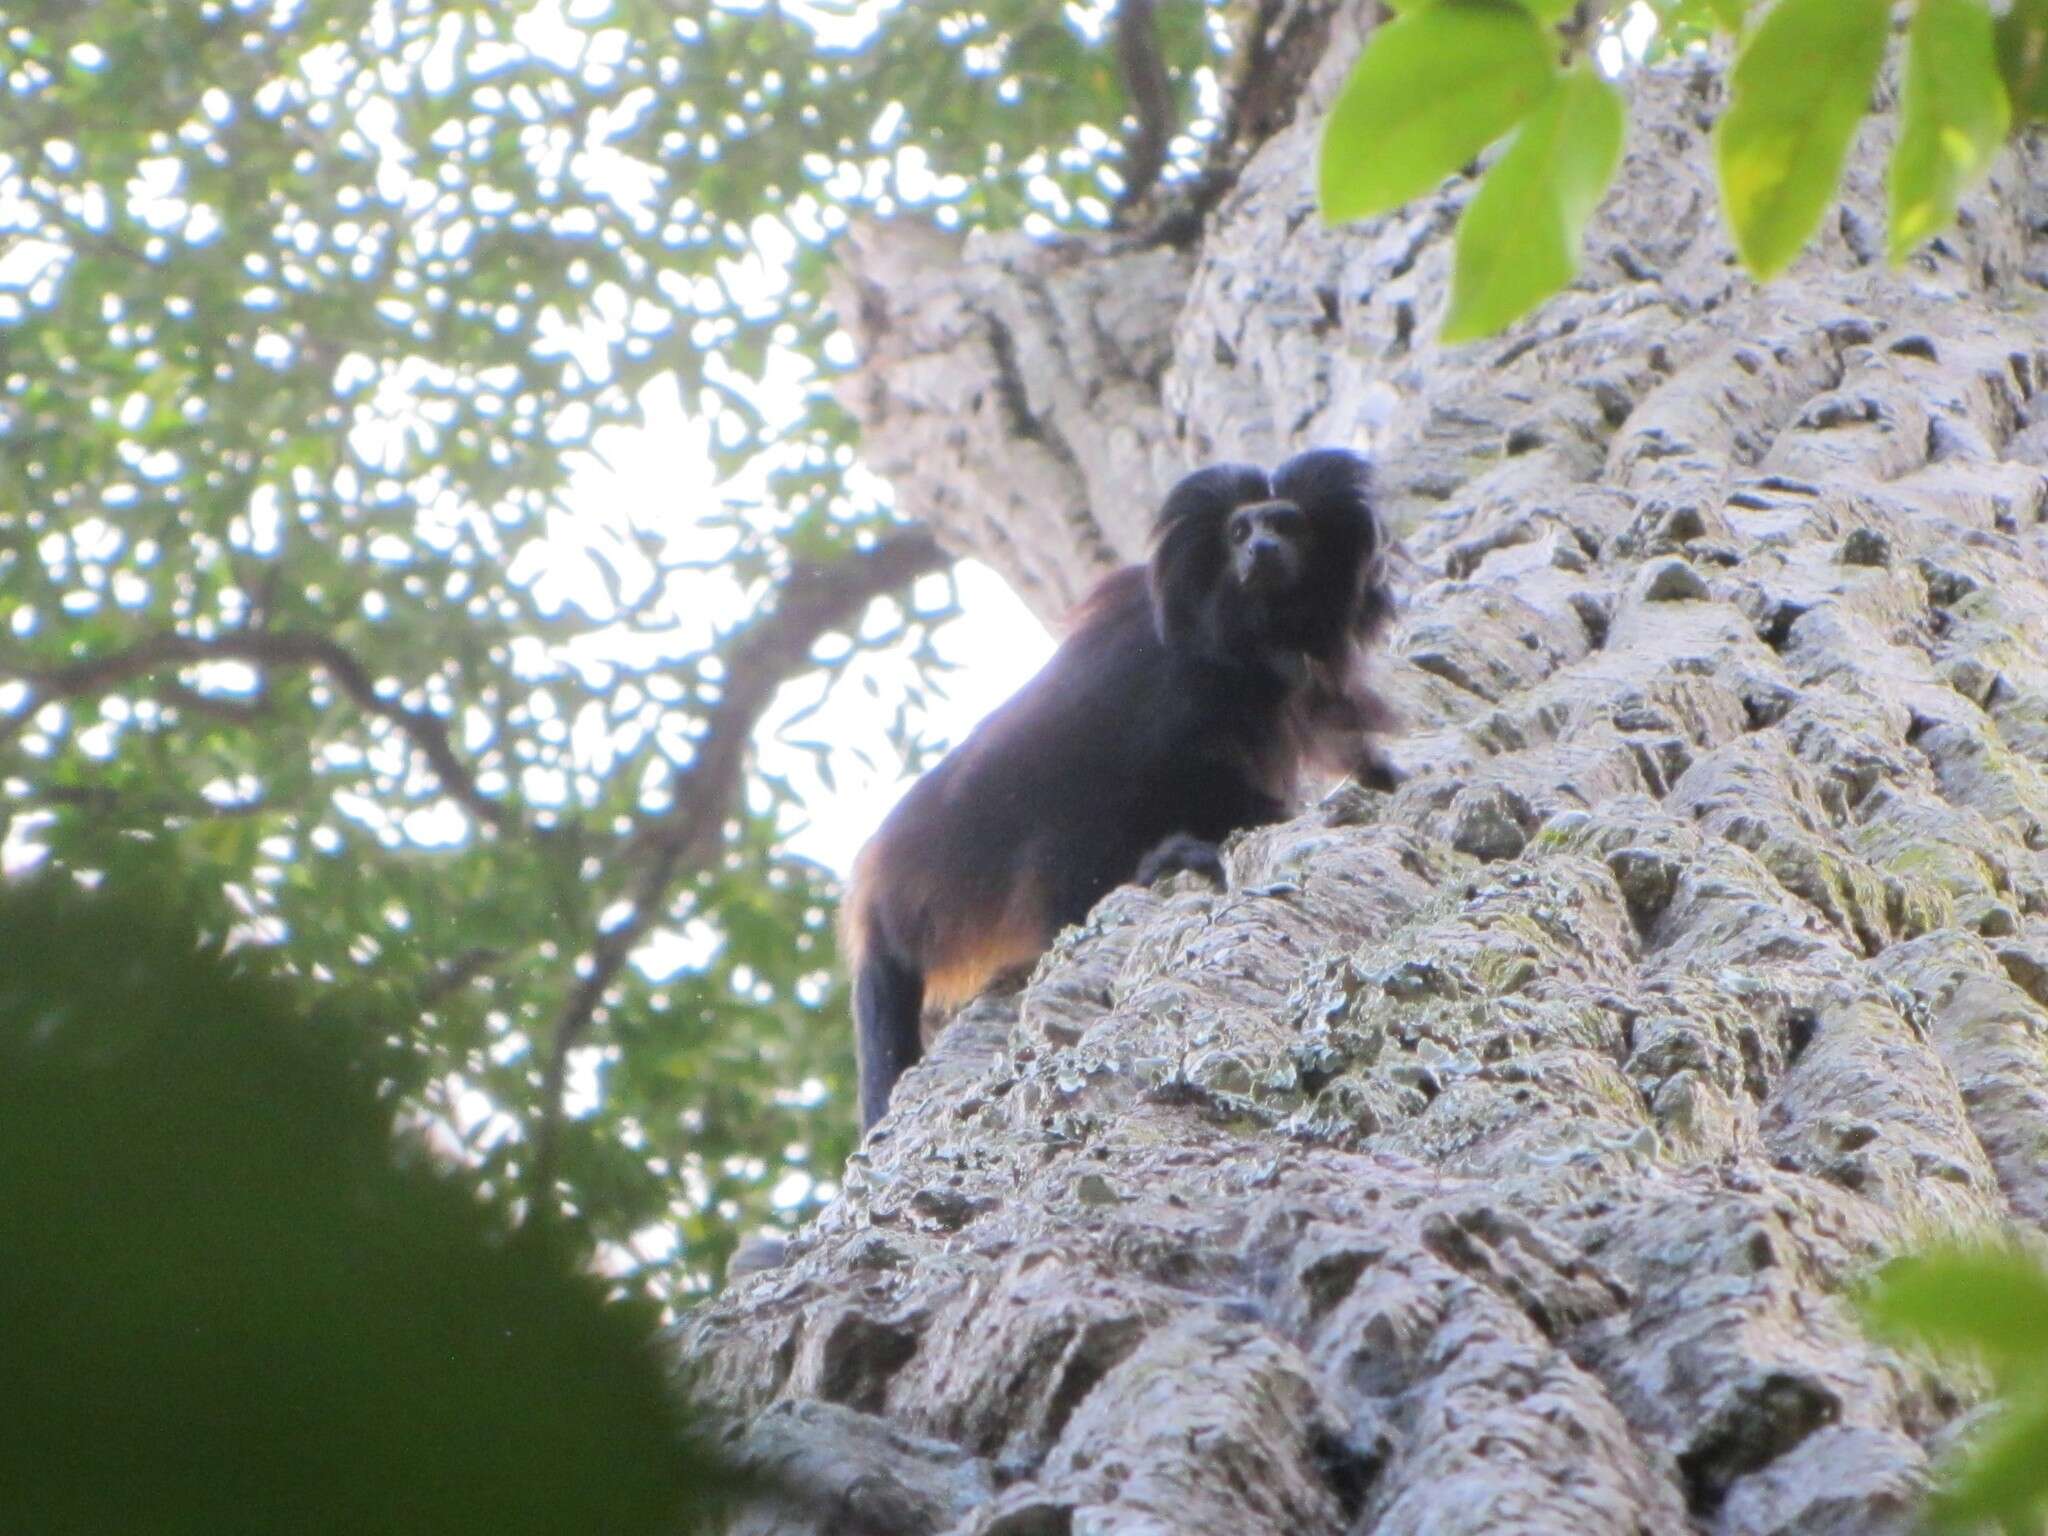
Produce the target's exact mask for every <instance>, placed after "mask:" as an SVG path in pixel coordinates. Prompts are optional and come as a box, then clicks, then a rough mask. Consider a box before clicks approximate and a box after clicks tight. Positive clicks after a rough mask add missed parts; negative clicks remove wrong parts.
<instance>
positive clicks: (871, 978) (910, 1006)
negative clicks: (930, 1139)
mask: <svg viewBox="0 0 2048 1536" xmlns="http://www.w3.org/2000/svg"><path fill="white" fill-rule="evenodd" d="M923 1013H924V976H923V975H922V974H921V973H920V972H919V971H917V970H916V969H915V968H913V967H912V966H909V965H907V964H905V963H904V962H903V961H901V960H898V959H897V958H896V957H895V956H894V955H890V954H886V953H881V952H877V953H874V954H870V955H868V956H867V957H866V958H865V959H864V960H863V961H862V962H861V967H860V972H859V974H858V975H856V976H855V977H854V979H853V1028H854V1036H853V1041H854V1056H855V1058H856V1060H857V1061H858V1062H859V1065H860V1128H861V1134H862V1135H866V1134H867V1133H868V1132H869V1131H871V1130H873V1129H874V1125H875V1122H876V1121H877V1120H879V1119H881V1118H882V1112H883V1111H884V1110H886V1109H887V1108H888V1107H889V1091H890V1090H891V1089H893V1088H894V1087H895V1086H896V1079H897V1078H899V1077H901V1076H902V1075H903V1074H904V1072H905V1071H906V1070H907V1069H909V1068H910V1067H911V1066H912V1065H914V1064H915V1063H916V1061H917V1058H918V1057H919V1056H921V1055H923V1054H924V1042H923V1040H922V1038H921V1037H920V1035H919V1032H918V1030H919V1023H920V1020H921V1017H922V1015H923Z"/></svg>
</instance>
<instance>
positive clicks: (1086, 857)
mask: <svg viewBox="0 0 2048 1536" xmlns="http://www.w3.org/2000/svg"><path fill="white" fill-rule="evenodd" d="M1385 545H1386V535H1385V532H1384V529H1383V528H1382V526H1381V522H1380V518H1379V515H1378V512H1377V510H1376V508H1375V505H1374V500H1373V494H1372V483H1371V474H1370V468H1369V465H1368V462H1367V460H1366V459H1365V458H1364V457H1363V456H1361V455H1359V454H1356V453H1353V452H1350V451H1349V450H1346V449H1335V448H1324V449H1314V450H1311V451H1309V452H1306V453H1302V454H1298V455H1297V456H1295V457H1294V458H1291V459H1289V460H1288V461H1287V462H1286V463H1284V464H1282V465H1281V466H1280V467H1279V469H1277V470H1275V471H1274V472H1273V473H1272V474H1271V475H1270V476H1269V475H1268V474H1267V472H1266V471H1265V470H1263V469H1261V468H1258V467H1256V466H1254V465H1249V464H1219V465H1213V466H1211V467H1209V468H1206V469H1200V470H1197V471H1195V472H1194V473H1192V474H1190V475H1188V476H1186V477H1185V478H1183V479H1182V480H1180V481H1179V482H1178V483H1177V484H1176V485H1174V486H1173V488H1172V489H1171V490H1170V491H1169V492H1168V494H1167V496H1166V499H1165V501H1164V503H1163V504H1162V506H1161V507H1160V509H1159V512H1158V515H1157V518H1156V521H1155V524H1154V528H1153V537H1152V547H1151V555H1150V559H1149V560H1148V561H1147V562H1146V563H1145V564H1142V565H1129V566H1125V567H1123V568H1122V569H1120V570H1117V571H1114V572H1112V573H1111V574H1109V575H1108V576H1106V577H1105V578H1103V580H1102V581H1101V582H1100V584H1099V585H1097V586H1096V588H1095V589H1094V590H1093V591H1092V592H1091V593H1090V594H1089V595H1088V596H1087V597H1085V598H1084V599H1083V600H1082V602H1081V603H1080V605H1079V606H1078V608H1077V610H1076V613H1075V616H1074V618H1073V620H1072V622H1071V625H1070V628H1069V633H1068V635H1067V638H1066V639H1065V641H1064V642H1063V643H1062V644H1061V645H1060V646H1059V647H1058V649H1057V650H1056V651H1055V652H1054V654H1053V656H1052V658H1051V659H1050V660H1049V661H1047V663H1046V664H1045V666H1044V668H1043V669H1042V670H1041V671H1040V672H1039V673H1038V674H1037V675H1036V676H1035V677H1033V678H1032V679H1031V680H1030V681H1029V682H1027V683H1026V684H1025V685H1024V687H1023V688H1022V689H1020V690H1019V691H1018V692H1017V693H1016V694H1015V695H1014V696H1012V697H1011V698H1010V699H1009V700H1008V701H1007V702H1006V703H1004V704H1002V705H1000V706H999V707H998V708H997V709H996V710H995V711H994V712H993V713H992V714H990V715H989V716H988V717H987V718H986V719H984V720H983V721H982V722H981V723H980V724H979V725H978V726H976V727H975V729H974V730H973V731H972V732H971V733H969V735H968V736H967V738H966V740H965V741H963V742H962V743H961V744H960V745H959V746H958V747H957V748H955V749H954V750H953V751H952V752H951V753H949V754H948V755H947V756H946V757H945V758H943V759H942V760H941V761H940V762H939V763H938V764H937V766H935V767H934V768H932V769H931V770H930V771H929V772H928V773H926V774H925V775H924V776H923V777H922V778H920V779H919V780H917V781H916V783H914V784H913V785H912V786H911V787H910V789H909V790H908V791H907V792H906V793H905V794H904V796H903V798H902V799H901V800H900V801H899V802H898V803H897V805H896V807H895V808H894V809H893V810H892V811H891V812H890V813H889V814H888V816H887V817H886V818H885V819H884V820H883V822H882V825H881V827H880V828H879V830H877V831H876V833H875V834H874V836H873V837H872V838H871V839H870V840H869V841H868V843H867V845H866V846H865V847H864V848H863V849H862V850H861V852H860V854H859V856H858V857H857V858H856V859H855V861H854V865H853V870H852V875H851V880H850V882H849V886H848V891H847V895H846V899H845V901H844V903H843V904H842V907H841V914H842V916H841V924H842V949H843V952H844V953H845V955H846V957H847V960H848V965H849V969H850V970H851V972H852V975H853V982H854V1002H853V1012H854V1026H855V1027H854V1033H855V1056H856V1060H857V1062H858V1075H859V1092H860V1121H861V1129H862V1131H863V1133H865V1132H866V1131H868V1130H870V1129H872V1128H873V1126H874V1124H875V1122H876V1121H877V1120H878V1119H880V1118H881V1116H882V1113H883V1111H884V1110H885V1109H886V1108H887V1107H888V1103H889V1095H890V1091H891V1090H892V1088H893V1087H894V1086H895V1083H896V1080H897V1078H898V1077H900V1076H901V1075H902V1074H903V1072H904V1071H905V1070H906V1069H907V1068H909V1067H910V1066H911V1065H913V1064H914V1063H915V1062H916V1061H917V1059H918V1058H919V1056H920V1055H921V1054H922V1052H923V1039H922V1022H921V1021H922V1018H923V1015H924V1011H925V1009H926V1008H927V1007H930V1008H933V1009H947V1008H952V1007H956V1006H958V1005H959V1004H961V1003H964V1002H966V1001H967V1000H968V999H970V998H972V997H973V996H974V995H975V994H976V993H978V992H980V991H981V990H982V989H983V988H984V987H985V986H986V985H987V984H988V983H989V982H990V981H992V980H994V979H996V978H997V977H999V976H1001V975H1004V974H1005V973H1008V972H1011V971H1014V970H1016V969H1019V968H1021V967H1023V966H1025V965H1028V964H1029V963H1031V962H1032V961H1034V960H1035V959H1037V958H1038V956H1039V955H1041V954H1043V953H1044V952H1045V950H1046V949H1047V948H1048V947H1050V945H1051V943H1052V940H1053V937H1054V936H1055V935H1056V934H1057V933H1058V932H1059V931H1060V929H1062V928H1064V927H1067V926H1068V925H1070V924H1072V923H1077V922H1079V921H1080V920H1081V919H1082V918H1084V917H1085V916H1087V914H1088V911H1089V909H1090V908H1091V907H1093V906H1094V905H1095V903H1096V902H1097V901H1098V900H1099V899H1100V898H1101V897H1102V896H1104V895H1105V894H1107V893H1108V892H1109V891H1110V890H1112V889H1113V888H1114V887H1116V886H1117V885H1119V884H1121V883H1123V882H1125V881H1129V880H1133V879H1135V880H1137V881H1138V882H1139V883H1141V884H1147V885H1149V884H1151V883H1152V882H1153V881H1155V880H1157V879H1160V878H1162V877H1163V876H1165V875H1167V874H1170V873H1173V872H1175V871H1179V870H1192V871H1195V872H1197V873H1200V874H1203V875H1206V876H1207V877H1208V878H1210V879H1211V880H1213V881H1214V882H1215V883H1216V884H1217V885H1218V886H1219V887H1221V886H1225V885H1227V882H1226V881H1225V879H1224V870H1223V864H1222V859H1221V856H1220V853H1219V849H1218V845H1219V844H1220V843H1221V842H1222V841H1223V839H1224V838H1226V837H1228V836H1229V835H1230V834H1231V833H1233V832H1236V831H1239V830H1242V829H1244V828H1247V827H1254V826H1261V825H1265V824H1267V823H1270V822H1275V821H1279V820H1282V819H1284V818H1285V817H1286V816H1288V815H1289V814H1291V813H1292V811H1293V810H1294V809H1295V807H1296V806H1297V805H1298V803H1299V798H1300V795H1301V781H1302V779H1303V776H1304V774H1305V773H1307V772H1309V771H1315V772H1321V773H1332V774H1342V773H1351V774H1354V775H1356V776H1357V777H1359V778H1360V779H1361V780H1362V781H1364V782H1366V783H1368V784H1370V785H1372V786H1374V787H1378V788H1391V787H1392V784H1393V782H1394V780H1395V777H1396V776H1395V774H1394V772H1393V770H1392V768H1391V767H1390V766H1389V765H1388V763H1387V762H1386V760H1385V758H1384V757H1383V756H1382V755H1381V754H1380V753H1379V751H1378V749H1377V747H1376V746H1375V745H1374V740H1373V738H1374V737H1375V736H1376V735H1378V734H1381V733H1383V732H1384V731H1385V730H1386V729H1387V728H1388V727H1389V726H1390V725H1391V722H1392V716H1391V713H1390V712H1389V711H1388V709H1387V708H1386V706H1385V705H1384V703H1383V702H1382V701H1381V700H1380V699H1379V698H1378V696H1377V695H1375V694H1374V693H1373V692H1372V690H1371V689H1370V688H1369V687H1368V686H1367V683H1366V677H1365V664H1364V657H1365V651H1366V649H1367V647H1368V646H1369V645H1370V643H1371V642H1372V640H1373V639H1374V638H1375V637H1376V636H1377V634H1378V632H1379V631H1380V629H1381V628H1382V627H1383V625H1384V624H1385V622H1386V620H1387V618H1388V616H1389V614H1390V612H1391V610H1392V594H1391V591H1390V588H1389V585H1388V581H1387V562H1386V550H1385Z"/></svg>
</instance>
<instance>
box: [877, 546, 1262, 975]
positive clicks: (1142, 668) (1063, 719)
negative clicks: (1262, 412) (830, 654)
mask: <svg viewBox="0 0 2048 1536" xmlns="http://www.w3.org/2000/svg"><path fill="white" fill-rule="evenodd" d="M1189 665H1190V663H1189V662H1188V660H1187V659H1186V658H1183V657H1178V656H1175V655H1172V654H1170V653H1169V651H1168V649H1167V648H1166V647H1165V646H1164V645H1163V644H1162V643H1161V641H1160V638H1159V635H1158V632H1157V629H1156V626H1155V622H1154V618H1153V611H1152V604H1151V598H1150V594H1149V592H1148V590H1147V587H1146V583H1145V573H1144V571H1143V569H1142V568H1140V567H1131V568H1129V569H1126V570H1124V571H1119V572H1117V573H1115V574H1114V575H1112V576H1110V577H1109V578H1107V579H1106V580H1105V581H1104V583H1103V584H1102V585H1101V587H1099V588H1098V589H1097V591H1096V592H1095V594H1094V595H1093V596H1091V598H1090V599H1089V601H1088V603H1087V604H1086V605H1085V606H1084V608H1083V610H1082V616H1081V622H1080V624H1079V626H1078V627H1077V628H1076V630H1075V631H1074V633H1073V634H1072V635H1071V636H1070V637H1069V638H1068V639H1067V641H1066V642H1065V643H1064V644H1062V645H1061V647H1060V648H1059V650H1058V651H1056V652H1055V653H1054V655H1053V657H1052V659H1051V660H1050V661H1048V662H1047V663H1046V665H1045V667H1044V668H1043V669H1042V670H1041V671H1040V672H1039V673H1038V675H1037V676H1036V677H1034V678H1033V679H1032V680H1031V681H1030V682H1029V683H1027V684H1025V686H1024V687H1023V688H1022V689H1021V690H1019V692H1018V693H1017V694H1016V695H1015V696H1013V697H1012V698H1011V699H1009V700H1008V701H1007V702H1006V703H1004V704H1003V705H1002V706H1001V707H1000V708H998V709H997V710H996V711H995V712H994V713H992V714H991V715H989V717H988V718H987V719H985V720H983V721H982V722H981V724H980V725H978V726H977V727H976V728H975V730H974V731H973V732H972V733H971V734H970V735H969V736H968V738H967V739H966V740H965V741H964V742H962V743H961V744H960V745H959V747H957V748H956V749H955V750H954V751H953V752H951V753H950V754H948V755H947V756H946V758H945V759H944V760H943V761H941V762H940V763H939V764H938V765H937V766H936V767H934V768H933V769H932V770H931V771H930V772H929V773H927V774H925V775H924V777H923V778H921V779H919V780H918V781H917V783H916V784H914V785H913V786H911V788H910V790H909V791H908V792H907V793H906V794H905V795H904V797H903V799H902V800H901V801H900V802H899V803H898V804H897V806H896V808H895V809H894V810H893V811H891V812H890V814H889V816H888V817H887V818H886V819H885V820H884V821H883V823H882V826H881V828H880V830H879V831H878V832H877V833H876V835H875V837H874V838H873V840H872V841H870V843H869V844H868V846H867V847H866V848H865V849H863V850H862V852H861V856H860V858H859V860H858V861H857V862H856V864H855V868H854V888H853V891H852V893H851V895H850V897H849V900H848V903H847V912H848V928H847V937H848V943H849V948H850V949H851V950H852V951H853V952H854V953H855V954H856V955H859V954H863V953H866V952H867V951H868V950H869V949H870V948H871V947H873V946H880V948H881V949H882V950H883V951H884V952H886V953H889V954H891V955H894V956H896V957H899V958H901V959H902V960H904V961H906V962H908V963H910V964H912V965H914V966H915V967H916V968H917V969H918V970H919V971H921V972H922V973H923V975H924V979H925V997H926V1000H927V1001H928V1002H929V1003H931V1004H934V1005H940V1006H946V1005H950V1004H953V1003H957V1002H961V1001H964V1000H965V999H966V998H968V997H971V996H972V995H973V994H974V993H975V992H977V991H979V990H980V988H981V987H982V986H983V985H985V984H986V983H987V982H988V981H989V980H990V979H991V978H992V977H994V976H995V975H998V974H1000V973H1001V972H1002V971H1004V970H1007V969H1010V968H1011V967H1014V966H1019V965H1024V964H1028V963H1029V962H1030V961H1031V960H1033V959H1035V958H1036V957H1037V956H1038V955H1039V954H1040V953H1042V952H1043V950H1044V949H1045V947H1046V946H1047V944H1049V943H1050V942H1051V939H1052V937H1053V935H1054V934H1055V933H1057V932H1058V931H1059V929H1060V928H1062V927H1064V926H1066V925H1067V924H1069V923H1072V922H1077V921H1079V920H1080V919H1081V918H1082V917H1084V916H1085V915H1086V914H1087V912H1088V909H1089V908H1090V907H1092V906H1093V905H1094V903H1095V902H1096V901H1097V900H1099V899H1100V898H1101V897H1102V896H1103V895H1104V894H1105V893H1106V892H1108V891H1109V890H1110V889H1112V888H1113V887H1114V886H1116V885H1117V884H1119V883H1120V882H1122V881H1124V880H1127V879H1129V878H1131V876H1132V874H1133V873H1134V872H1135V870H1136V868H1137V865H1138V861H1139V860H1140V859H1141V858H1142V857H1143V856H1144V855H1145V854H1146V853H1147V852H1148V851H1150V850H1151V849H1152V848H1153V847H1154V846H1155V845H1157V844H1158V843H1159V842H1160V841H1161V840H1162V839H1163V838H1165V837H1166V836H1167V835H1169V834H1171V833H1175V832H1192V833H1195V834H1196V835H1199V836H1205V837H1211V838H1220V837H1222V836H1223V835H1225V834H1226V833H1228V832H1230V831H1232V830H1234V829H1235V828H1236V827H1238V826H1242V825H1245V824H1246V823H1247V822H1248V821H1251V820H1260V819H1266V818H1268V817H1270V815H1272V814H1274V813H1275V807H1274V806H1273V804H1271V803H1269V802H1268V801H1267V800H1261V801H1260V802H1259V803H1258V804H1256V805H1251V804H1247V803H1246V799H1245V796H1246V790H1245V787H1244V785H1245V779H1246V771H1245V756H1246V753H1247V752H1249V751H1252V750H1254V749H1255V744H1256V743H1257V742H1259V741H1260V740H1261V739H1262V738H1265V737H1270V736H1272V734H1273V732H1274V728H1275V724H1276V721H1275V718H1274V717H1275V716H1276V715H1277V712H1278V705H1277V701H1276V700H1274V699H1271V698H1268V697H1267V696H1266V694H1265V693H1264V692H1262V691H1261V690H1260V689H1259V688H1257V687H1255V686H1251V685H1249V684H1247V685H1246V686H1243V687H1239V688H1235V689H1231V688H1219V687H1218V686H1217V684H1216V680H1215V679H1214V678H1205V679H1203V680H1202V681H1203V685H1202V686H1199V687H1198V686H1193V685H1192V682H1193V680H1192V679H1190V678H1189V677H1187V676H1185V675H1184V674H1185V671H1186V669H1187V667H1188V666H1189Z"/></svg>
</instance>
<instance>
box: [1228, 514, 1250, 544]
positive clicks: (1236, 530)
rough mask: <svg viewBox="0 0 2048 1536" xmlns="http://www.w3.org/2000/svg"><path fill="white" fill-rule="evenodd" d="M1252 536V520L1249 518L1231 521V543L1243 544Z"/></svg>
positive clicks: (1236, 518) (1235, 518) (1237, 518)
mask: <svg viewBox="0 0 2048 1536" xmlns="http://www.w3.org/2000/svg"><path fill="white" fill-rule="evenodd" d="M1251 536H1252V520H1251V519H1250V518H1248V517H1233V518H1232V519H1231V520H1230V542H1231V543H1233V544H1242V543H1243V542H1244V541H1245V540H1246V539H1248V538H1250V537H1251Z"/></svg>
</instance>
